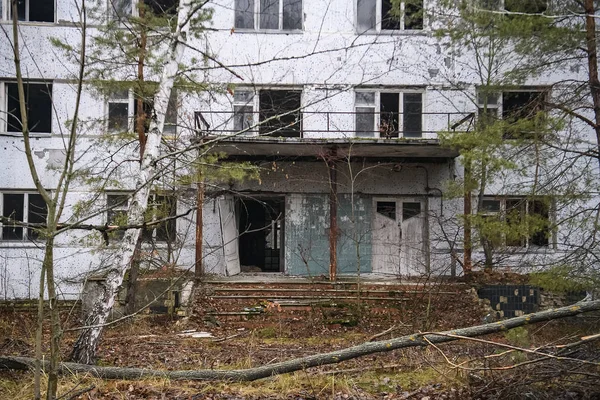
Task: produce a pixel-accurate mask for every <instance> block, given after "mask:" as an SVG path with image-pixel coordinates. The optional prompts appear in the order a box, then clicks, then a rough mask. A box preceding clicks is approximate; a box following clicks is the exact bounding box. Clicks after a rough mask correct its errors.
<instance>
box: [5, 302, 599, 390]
mask: <svg viewBox="0 0 600 400" xmlns="http://www.w3.org/2000/svg"><path fill="white" fill-rule="evenodd" d="M257 304H258V303H257ZM263 308H264V307H263ZM336 312H338V313H339V315H336ZM484 315H485V310H483V309H482V308H481V306H480V305H479V304H478V303H477V302H476V301H475V300H474V299H473V297H472V296H471V295H470V294H469V293H467V292H465V293H463V294H461V295H458V296H455V297H453V300H452V301H449V300H448V299H447V298H445V299H442V298H439V299H437V298H429V299H427V301H424V299H420V300H419V301H415V302H413V303H412V305H411V304H407V303H405V304H404V305H403V306H402V307H397V308H395V309H394V312H391V311H389V310H388V311H387V312H386V309H385V308H382V307H381V305H379V304H370V305H369V304H366V305H361V306H352V307H344V308H342V307H340V309H339V310H338V309H334V310H333V311H332V310H331V309H330V308H327V309H323V308H320V307H311V308H310V309H309V310H306V309H303V310H296V311H294V310H290V309H285V310H281V309H280V308H278V307H276V306H272V307H270V308H265V309H264V313H261V314H259V315H250V316H232V317H227V318H224V317H223V318H220V320H219V319H216V320H213V321H210V322H208V323H207V322H205V321H204V319H203V318H184V319H175V318H172V317H170V316H164V315H163V316H156V315H146V316H140V317H138V318H136V319H135V320H133V321H129V322H126V323H121V324H119V325H115V326H111V327H110V328H108V329H106V331H105V334H104V336H103V339H102V343H101V347H100V349H99V353H98V358H99V359H98V364H99V365H110V366H122V367H144V368H155V369H166V370H176V369H242V368H251V367H255V366H260V365H265V364H270V363H275V362H279V361H283V360H289V359H293V358H298V357H302V356H306V355H311V354H316V353H320V352H327V351H332V350H337V349H342V348H345V347H348V346H352V345H356V344H360V343H363V342H365V341H368V340H370V339H371V338H372V337H373V336H374V335H377V334H380V333H382V332H384V331H386V330H388V329H390V328H394V329H393V330H392V331H391V332H390V333H388V334H386V335H383V336H381V337H378V339H386V338H390V337H396V336H402V335H405V334H409V333H413V332H419V331H421V332H424V331H434V330H444V329H449V328H458V327H463V326H469V325H477V324H480V323H482V317H483V316H484ZM77 317H78V312H76V311H68V310H65V311H64V312H63V318H64V324H63V326H64V328H65V333H64V338H63V347H62V350H63V357H64V358H65V359H66V358H67V357H68V354H69V351H70V348H71V346H72V344H73V342H74V340H75V338H76V335H77V331H74V330H69V328H73V327H76V326H78V324H79V321H77ZM337 317H339V318H337ZM34 318H35V315H34V313H33V312H26V311H23V310H11V309H10V308H5V309H3V310H2V312H1V314H0V353H1V354H4V355H22V356H32V355H33V351H34V339H33V338H34V336H35V323H34ZM598 321H599V320H598V318H593V317H590V318H574V319H572V320H569V321H554V322H551V323H548V324H543V325H540V326H530V327H527V328H521V329H517V330H513V331H511V332H508V333H506V334H499V335H495V336H490V337H485V338H484V339H485V340H489V341H492V340H493V341H495V342H498V343H501V344H505V345H511V346H517V347H523V348H527V349H535V348H537V347H539V346H542V345H548V344H549V343H551V344H552V345H555V344H559V343H567V342H570V341H573V340H576V338H577V337H581V336H584V335H587V334H590V333H597V329H598V327H599V326H600V324H599V323H598ZM186 331H193V332H187V334H186ZM198 332H208V333H209V334H210V336H211V337H207V338H198V337H193V335H192V334H193V333H198ZM47 338H48V335H47V334H46V335H45V339H46V340H47ZM46 350H47V349H46ZM578 351H579V352H578V353H574V354H570V355H569V357H570V359H569V360H567V361H562V362H558V361H556V360H552V359H550V360H548V359H546V360H545V361H544V360H540V357H539V356H537V355H535V354H527V353H523V352H514V351H510V349H507V348H501V347H497V346H494V345H493V344H490V343H484V342H475V341H461V342H452V343H449V344H445V345H443V346H439V347H429V348H411V349H405V350H398V351H394V352H390V353H384V354H377V355H371V356H367V357H363V358H359V359H355V360H350V361H346V362H344V363H341V364H336V365H330V366H324V367H319V368H312V369H309V370H306V371H299V372H296V373H293V374H287V375H282V376H276V377H272V378H267V379H262V380H259V381H255V382H248V383H232V382H191V381H170V380H167V379H145V380H141V381H116V380H113V381H108V380H107V381H103V380H100V379H96V378H92V377H89V376H82V375H71V376H65V377H62V378H61V382H60V390H59V395H60V396H62V398H63V399H71V398H72V399H419V400H432V399H479V398H480V399H511V398H523V399H525V398H527V399H531V398H534V399H588V398H589V399H595V398H599V399H600V379H598V378H599V377H600V368H599V366H598V365H599V364H598V362H600V357H599V354H600V350H599V349H598V347H597V346H593V347H588V348H586V349H579V350H578ZM571 358H572V359H571ZM582 359H583V360H585V361H584V362H582V361H581V360H582ZM515 365H516V367H515ZM32 391H33V375H32V374H31V373H28V372H14V371H2V372H0V398H2V399H14V400H19V399H29V398H31V397H32ZM80 391H85V393H82V394H80V395H77V393H78V392H80Z"/></svg>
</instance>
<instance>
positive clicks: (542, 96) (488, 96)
mask: <svg viewBox="0 0 600 400" xmlns="http://www.w3.org/2000/svg"><path fill="white" fill-rule="evenodd" d="M546 97H547V92H546V91H543V90H519V91H517V90H513V91H505V92H486V91H483V90H481V89H480V90H479V91H478V93H477V108H478V118H479V123H480V124H483V126H485V125H490V124H493V123H494V122H496V121H497V120H498V119H499V118H500V117H501V118H502V120H503V121H505V125H506V127H505V132H504V138H505V139H516V138H528V137H529V138H532V137H534V131H536V130H539V129H540V128H542V126H543V118H542V119H540V120H537V121H536V118H537V117H538V115H539V113H540V112H543V111H544V102H545V101H546Z"/></svg>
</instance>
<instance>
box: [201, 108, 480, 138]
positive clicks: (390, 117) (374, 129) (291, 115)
mask: <svg viewBox="0 0 600 400" xmlns="http://www.w3.org/2000/svg"><path fill="white" fill-rule="evenodd" d="M473 116H474V114H473V113H468V112H462V113H460V112H447V113H439V112H436V113H431V112H422V113H395V112H375V111H373V112H357V111H350V112H345V111H307V110H302V111H298V110H290V111H283V112H282V113H280V114H274V113H267V112H261V111H253V112H234V111H196V112H195V113H194V126H195V129H196V132H197V134H198V135H201V136H210V135H245V136H269V137H296V138H347V137H364V138H435V137H436V134H437V133H438V132H441V131H451V130H469V129H470V128H471V125H472V124H473V120H474V117H473Z"/></svg>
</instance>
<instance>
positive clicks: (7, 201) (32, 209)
mask: <svg viewBox="0 0 600 400" xmlns="http://www.w3.org/2000/svg"><path fill="white" fill-rule="evenodd" d="M2 202H3V206H2V216H3V217H5V218H10V219H11V220H13V221H15V222H26V223H31V224H42V225H43V224H45V223H46V218H47V216H48V208H47V206H46V203H45V202H44V199H43V198H42V196H40V195H39V194H37V193H30V194H23V193H15V194H13V193H5V194H4V195H3V196H2ZM40 229H41V228H40V227H23V226H20V225H18V224H17V223H12V224H11V223H3V224H2V239H3V240H25V239H32V240H35V239H39V238H40Z"/></svg>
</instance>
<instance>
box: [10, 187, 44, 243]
mask: <svg viewBox="0 0 600 400" xmlns="http://www.w3.org/2000/svg"><path fill="white" fill-rule="evenodd" d="M6 194H22V195H23V221H21V222H23V223H27V222H29V195H32V194H33V195H39V193H38V192H36V191H33V190H29V191H19V190H0V213H4V195H6ZM46 215H48V209H47V208H46ZM3 228H4V224H3V223H2V222H1V221H0V242H4V243H21V242H32V241H34V242H39V241H43V239H40V238H30V237H29V231H28V230H29V228H28V227H26V226H23V235H22V238H21V239H4V238H3V237H2V236H3V234H4V232H3Z"/></svg>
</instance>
